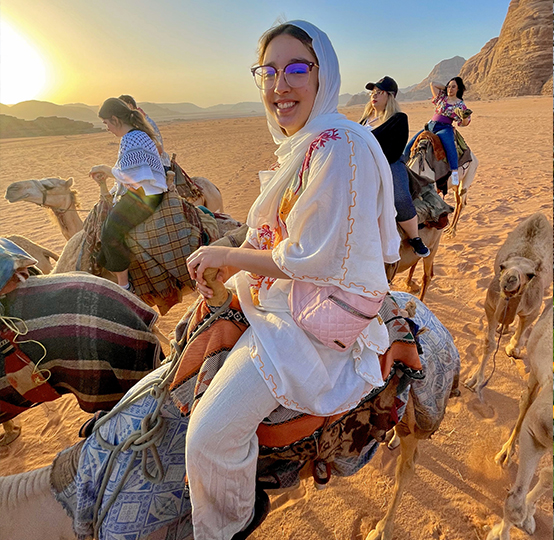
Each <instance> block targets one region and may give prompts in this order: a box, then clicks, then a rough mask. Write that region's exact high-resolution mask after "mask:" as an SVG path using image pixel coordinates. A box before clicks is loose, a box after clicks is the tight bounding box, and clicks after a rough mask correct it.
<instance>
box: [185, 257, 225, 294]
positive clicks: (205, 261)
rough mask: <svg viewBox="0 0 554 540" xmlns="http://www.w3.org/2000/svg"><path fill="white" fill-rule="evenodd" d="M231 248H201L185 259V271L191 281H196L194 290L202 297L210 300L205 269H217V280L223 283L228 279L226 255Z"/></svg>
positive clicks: (210, 291) (211, 292)
mask: <svg viewBox="0 0 554 540" xmlns="http://www.w3.org/2000/svg"><path fill="white" fill-rule="evenodd" d="M231 249H233V248H228V247H224V246H203V247H201V248H199V249H197V250H196V251H195V252H194V253H193V254H192V255H190V256H189V257H188V259H187V269H188V271H189V275H190V277H191V279H194V280H195V281H196V290H197V291H198V292H199V293H200V294H201V295H202V296H204V298H211V297H212V296H213V291H212V289H210V288H209V287H208V286H207V285H206V280H205V279H204V271H205V270H206V268H218V269H219V272H218V273H217V280H218V281H221V282H224V281H226V280H227V278H228V277H229V273H230V272H229V271H228V269H227V268H226V266H227V264H228V262H227V255H228V254H229V251H230V250H231Z"/></svg>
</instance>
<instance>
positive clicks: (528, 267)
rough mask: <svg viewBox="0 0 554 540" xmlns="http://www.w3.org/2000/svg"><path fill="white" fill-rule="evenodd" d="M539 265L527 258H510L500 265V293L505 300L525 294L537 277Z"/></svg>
mask: <svg viewBox="0 0 554 540" xmlns="http://www.w3.org/2000/svg"><path fill="white" fill-rule="evenodd" d="M538 270H539V263H537V262H535V261H532V260H531V259H526V258H525V257H510V258H509V259H507V260H505V261H504V262H503V263H501V264H500V293H501V295H502V296H503V297H504V298H511V297H513V296H519V295H521V294H523V292H524V291H525V288H526V287H527V285H528V284H529V282H530V281H531V280H532V279H533V278H534V277H535V276H536V274H537V272H538Z"/></svg>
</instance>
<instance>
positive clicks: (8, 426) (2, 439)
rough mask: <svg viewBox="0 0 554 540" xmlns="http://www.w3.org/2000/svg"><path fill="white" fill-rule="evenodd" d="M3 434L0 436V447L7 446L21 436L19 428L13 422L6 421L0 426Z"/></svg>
mask: <svg viewBox="0 0 554 540" xmlns="http://www.w3.org/2000/svg"><path fill="white" fill-rule="evenodd" d="M2 427H3V428H4V434H3V435H2V436H0V446H8V444H10V443H11V442H13V441H15V439H17V438H18V437H19V435H21V426H18V425H16V424H15V423H14V421H13V420H8V421H7V422H4V423H3V424H2Z"/></svg>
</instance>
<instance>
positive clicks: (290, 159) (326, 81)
mask: <svg viewBox="0 0 554 540" xmlns="http://www.w3.org/2000/svg"><path fill="white" fill-rule="evenodd" d="M286 24H291V25H294V26H296V27H298V28H301V29H302V30H304V31H305V32H306V33H307V34H308V35H309V36H310V38H312V46H313V48H314V51H315V53H316V56H317V61H318V64H319V88H318V91H317V95H316V98H315V102H314V106H313V108H312V111H311V113H310V116H309V118H308V120H307V122H306V124H305V125H304V127H303V128H302V129H300V130H299V131H297V132H296V133H295V134H294V135H292V136H290V137H289V136H287V135H285V134H284V133H283V131H282V129H281V128H280V126H279V125H278V124H277V122H276V121H275V119H274V117H273V116H272V115H271V113H270V111H269V110H267V108H266V116H267V123H268V127H269V131H270V132H271V134H272V136H273V139H274V141H275V142H276V144H278V145H279V148H278V149H277V150H276V152H275V155H276V156H277V160H278V162H279V164H280V167H279V169H278V170H277V172H276V173H274V172H270V171H261V172H260V180H261V183H262V193H261V194H260V196H259V197H258V198H257V199H256V201H255V202H254V204H253V205H252V208H251V209H250V212H249V214H248V218H247V223H248V225H249V226H250V227H252V228H256V227H258V226H260V225H262V223H261V220H262V219H263V222H264V223H267V221H268V220H267V216H275V218H274V219H275V220H276V217H277V209H278V206H279V202H280V198H281V196H282V194H283V190H284V189H285V187H286V186H287V185H288V184H289V182H290V180H291V179H292V177H293V175H294V174H295V173H296V172H297V170H298V168H299V167H300V165H301V163H302V160H303V159H304V156H305V154H306V151H307V150H308V147H309V145H310V143H311V142H312V141H313V140H314V139H315V138H316V137H317V136H318V135H319V134H320V133H322V132H323V131H325V130H327V129H330V128H338V129H341V128H342V129H347V130H349V131H351V132H355V133H356V134H357V135H359V136H360V137H361V138H362V139H363V140H364V141H365V142H366V143H367V145H368V147H369V150H370V152H371V154H372V155H373V158H374V160H375V163H376V165H377V169H378V171H379V176H380V181H381V187H382V189H383V192H384V200H385V204H384V206H383V210H382V213H381V215H380V217H379V230H380V235H381V246H382V250H383V259H384V261H385V262H395V261H397V260H398V259H399V256H398V249H399V236H398V232H397V228H396V220H395V215H396V214H395V209H394V191H393V184H392V176H391V171H390V166H389V164H388V162H387V160H386V158H385V156H384V154H383V151H382V150H381V147H380V145H379V143H378V142H377V140H376V139H375V137H374V136H373V135H372V134H371V133H369V132H368V131H367V129H365V128H363V127H362V126H360V125H359V124H357V123H356V122H352V121H350V120H348V119H347V118H346V117H345V116H344V115H343V114H339V113H338V111H337V107H338V102H339V90H340V72H339V62H338V59H337V55H336V53H335V50H334V49H333V46H332V44H331V41H330V40H329V38H328V36H327V34H325V32H322V31H321V30H320V29H319V28H317V27H316V26H314V25H313V24H311V23H309V22H306V21H289V22H288V23H286ZM262 216H265V218H262ZM268 225H269V226H270V227H273V226H275V225H276V221H274V222H273V223H268Z"/></svg>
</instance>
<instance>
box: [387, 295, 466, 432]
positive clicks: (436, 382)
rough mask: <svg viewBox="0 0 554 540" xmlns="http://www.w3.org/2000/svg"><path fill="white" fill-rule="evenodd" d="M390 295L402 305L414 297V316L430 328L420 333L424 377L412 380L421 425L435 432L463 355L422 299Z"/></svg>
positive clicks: (412, 391) (426, 429) (454, 383)
mask: <svg viewBox="0 0 554 540" xmlns="http://www.w3.org/2000/svg"><path fill="white" fill-rule="evenodd" d="M391 294H392V296H393V298H394V299H395V300H396V302H397V303H398V305H399V306H400V307H402V308H404V307H405V306H406V304H407V303H408V302H409V301H410V300H413V301H414V302H415V303H416V306H417V309H416V314H415V316H414V317H413V319H414V320H415V322H416V323H417V325H418V326H419V328H420V329H422V328H427V329H428V331H427V332H423V333H421V334H419V335H418V340H419V342H420V344H421V348H422V349H423V354H420V355H419V358H420V360H421V364H422V366H423V371H424V373H425V378H424V379H423V380H417V381H413V382H412V386H411V391H410V394H411V396H412V399H413V400H414V406H415V415H416V422H417V425H418V427H419V428H420V429H422V430H425V431H435V430H436V429H438V427H439V425H440V423H441V421H442V418H443V416H444V412H445V409H446V403H447V401H448V398H449V396H450V391H451V389H452V388H453V387H454V388H455V387H456V386H457V382H458V376H459V373H460V354H459V353H458V350H457V349H456V346H455V345H454V340H453V338H452V335H451V334H450V332H449V331H448V330H447V329H446V328H445V327H444V326H443V325H442V323H441V322H440V321H439V320H438V319H437V317H436V316H435V314H434V313H433V312H432V311H431V310H430V309H429V308H428V307H427V306H426V305H425V304H424V303H423V302H421V301H420V300H418V299H417V298H415V297H414V296H412V295H411V294H409V293H405V292H398V291H394V292H392V293H391ZM438 359H440V362H438V361H437V360H438Z"/></svg>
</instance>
